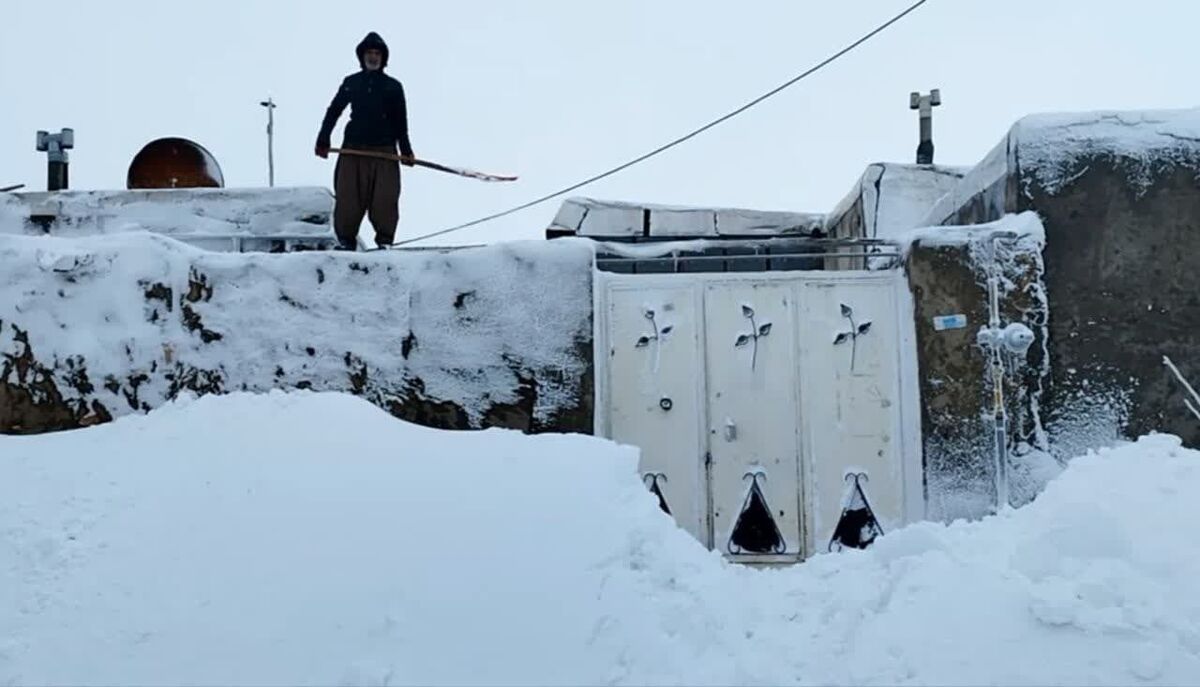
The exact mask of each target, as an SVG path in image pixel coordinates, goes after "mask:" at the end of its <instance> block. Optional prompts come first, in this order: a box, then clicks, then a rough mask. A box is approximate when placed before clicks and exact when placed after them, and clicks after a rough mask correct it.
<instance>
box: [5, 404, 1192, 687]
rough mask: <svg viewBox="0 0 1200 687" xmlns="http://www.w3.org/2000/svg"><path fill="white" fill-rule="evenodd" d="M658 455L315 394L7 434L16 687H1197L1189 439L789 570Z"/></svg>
mask: <svg viewBox="0 0 1200 687" xmlns="http://www.w3.org/2000/svg"><path fill="white" fill-rule="evenodd" d="M347 427H353V428H354V430H353V431H345V428H347ZM636 460H637V454H636V451H634V450H633V449H630V448H627V447H620V446H616V445H613V444H611V443H608V442H605V441H603V440H600V439H595V438H589V437H584V436H575V435H538V436H525V435H521V434H518V433H516V432H511V431H505V430H494V429H493V430H487V431H483V432H445V431H439V430H433V429H428V428H422V427H418V426H414V425H409V424H405V423H403V422H401V421H398V420H395V419H393V418H392V417H390V416H388V415H386V414H385V413H383V412H382V411H379V410H378V409H376V408H374V407H373V406H371V405H369V404H368V403H366V402H365V401H363V400H361V399H359V398H357V397H352V396H348V395H340V394H312V393H304V392H298V393H292V394H285V393H282V392H273V393H270V394H267V395H261V396H254V395H248V394H234V395H230V396H205V397H202V398H200V399H198V400H194V401H184V400H181V401H177V402H174V403H171V404H168V405H167V406H165V407H163V408H161V409H159V410H156V411H154V412H152V413H150V414H149V415H146V416H129V417H126V418H122V419H119V420H117V421H116V422H114V423H110V424H106V425H102V426H99V427H94V428H89V429H83V430H76V431H72V432H66V433H58V434H49V435H40V436H31V437H15V436H0V683H6V682H16V683H57V684H62V683H70V684H116V683H120V684H185V683H186V684H230V683H236V684H320V685H328V684H338V683H341V684H350V683H373V684H469V683H488V684H515V683H520V684H601V683H627V684H653V683H671V684H681V683H687V684H793V683H795V684H819V683H825V684H905V683H907V684H960V685H962V684H1093V685H1094V684H1121V685H1128V684H1195V683H1196V682H1198V681H1200V547H1197V546H1196V544H1197V542H1196V535H1195V534H1193V533H1192V529H1191V528H1190V526H1189V523H1190V522H1192V521H1193V520H1195V519H1196V518H1197V517H1200V502H1197V500H1196V499H1195V496H1194V495H1195V493H1196V492H1197V490H1198V489H1200V452H1196V451H1191V450H1187V449H1183V448H1180V446H1179V442H1178V441H1176V440H1175V439H1174V438H1172V437H1169V436H1154V437H1148V438H1144V439H1141V440H1140V441H1138V442H1137V443H1135V444H1128V445H1124V446H1122V447H1119V448H1115V449H1112V450H1106V451H1104V452H1101V453H1098V454H1091V455H1088V456H1085V457H1082V458H1078V459H1076V460H1075V461H1074V462H1073V464H1072V465H1071V466H1070V467H1069V468H1068V469H1067V470H1066V471H1065V472H1064V473H1063V475H1062V476H1061V477H1060V478H1058V479H1057V480H1055V481H1054V482H1052V483H1051V484H1050V485H1049V487H1048V489H1047V490H1046V492H1045V493H1044V494H1043V495H1042V496H1041V497H1040V498H1039V499H1038V500H1037V501H1035V502H1034V503H1033V504H1031V505H1029V506H1027V507H1025V508H1022V509H1019V510H1016V511H1009V512H1005V513H1003V514H1002V515H1000V516H999V517H994V518H989V519H986V520H984V521H981V522H976V523H970V524H968V523H963V522H959V523H955V524H953V525H951V526H948V527H947V526H943V525H938V524H932V523H930V524H922V525H918V526H914V527H909V528H907V529H904V530H899V531H896V532H892V533H889V534H887V535H886V536H884V537H883V538H881V539H880V540H878V542H877V543H876V545H875V546H874V547H873V548H872V549H869V550H867V551H865V552H847V553H842V554H831V555H824V556H819V557H817V558H814V559H812V560H811V561H809V562H808V563H805V564H803V565H801V566H798V567H794V568H790V569H777V570H751V569H746V568H741V567H737V566H732V565H728V564H725V563H723V562H722V561H721V559H720V558H719V557H718V556H717V555H716V554H713V553H710V552H707V551H704V550H703V549H702V548H701V547H700V545H699V544H698V543H696V542H695V541H693V540H692V539H691V538H690V537H688V536H687V535H686V534H684V533H683V532H682V531H681V530H679V529H677V528H676V527H675V526H674V524H673V523H672V521H671V520H670V518H669V517H668V516H666V515H665V514H663V513H661V512H660V511H659V510H658V508H657V503H656V501H655V500H654V499H653V497H651V496H650V494H649V493H647V492H646V490H645V488H644V487H643V486H642V485H641V483H640V482H639V480H638V478H637V473H636Z"/></svg>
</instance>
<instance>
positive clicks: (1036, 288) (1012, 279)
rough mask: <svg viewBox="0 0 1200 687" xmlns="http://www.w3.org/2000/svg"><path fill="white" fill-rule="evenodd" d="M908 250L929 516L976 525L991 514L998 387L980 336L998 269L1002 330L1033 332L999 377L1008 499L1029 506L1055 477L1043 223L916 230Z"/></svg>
mask: <svg viewBox="0 0 1200 687" xmlns="http://www.w3.org/2000/svg"><path fill="white" fill-rule="evenodd" d="M902 243H906V244H908V245H909V248H908V250H907V261H906V264H907V269H908V275H909V282H910V285H911V286H912V289H913V295H914V304H915V315H916V325H917V327H916V328H917V349H918V353H917V356H918V366H919V368H920V380H921V381H920V383H921V397H922V431H923V442H922V443H923V449H924V457H925V487H926V500H927V504H928V505H927V508H928V511H927V514H928V516H929V517H931V518H934V519H942V520H953V519H955V518H973V517H979V516H982V515H984V514H986V513H987V512H989V511H990V510H992V509H993V507H994V503H995V486H994V484H995V482H994V480H995V470H994V460H993V459H994V450H993V443H992V436H993V434H992V432H993V412H992V409H993V403H992V399H993V393H992V392H993V390H994V385H995V383H996V380H995V379H993V377H992V371H991V366H990V358H989V356H988V354H987V351H986V350H985V349H984V348H983V347H981V346H980V345H979V343H978V342H977V339H976V336H977V334H978V332H979V330H980V328H981V327H985V326H987V324H988V321H989V314H990V313H989V298H988V275H989V271H990V270H992V269H993V268H994V269H995V270H996V273H997V275H998V277H999V278H998V285H999V304H1000V323H1001V326H1005V325H1007V324H1009V323H1021V324H1024V325H1025V326H1027V327H1029V329H1030V330H1032V331H1033V333H1034V343H1033V346H1032V347H1031V348H1030V350H1029V352H1028V353H1027V354H1026V355H1024V356H1011V355H1006V356H1005V358H1004V374H1003V391H1004V399H1005V409H1006V412H1007V415H1008V437H1009V442H1008V444H1009V450H1010V455H1009V461H1010V462H1009V474H1010V480H1009V486H1010V497H1011V501H1012V503H1014V504H1019V503H1022V502H1027V501H1028V500H1030V499H1032V498H1033V496H1034V495H1035V494H1036V493H1037V492H1038V491H1040V489H1041V487H1042V486H1043V485H1044V484H1045V481H1046V480H1048V479H1049V477H1052V476H1053V474H1056V473H1057V469H1056V465H1055V464H1054V461H1053V460H1052V459H1049V457H1048V456H1049V454H1048V451H1049V443H1048V438H1047V436H1046V433H1045V431H1044V429H1043V421H1042V410H1041V406H1042V400H1041V399H1042V393H1043V389H1044V385H1045V383H1046V380H1047V378H1048V376H1049V373H1050V367H1049V363H1048V357H1047V355H1046V341H1047V336H1048V329H1047V325H1048V321H1049V311H1048V307H1047V301H1046V293H1045V286H1044V282H1043V276H1044V271H1045V268H1044V265H1043V262H1042V250H1043V248H1044V244H1045V237H1044V233H1043V231H1042V226H1041V223H1040V222H1039V221H1038V219H1037V217H1036V215H1034V214H1033V213H1026V214H1022V215H1019V216H1009V217H1006V218H1004V219H1003V220H1001V221H999V222H994V223H991V224H986V225H979V226H971V227H933V228H928V229H918V230H914V231H912V232H909V233H908V234H907V235H905V236H904V238H903V239H902ZM1047 460H1049V461H1050V462H1047Z"/></svg>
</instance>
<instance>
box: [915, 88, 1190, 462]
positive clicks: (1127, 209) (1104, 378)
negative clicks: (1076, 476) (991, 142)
mask: <svg viewBox="0 0 1200 687" xmlns="http://www.w3.org/2000/svg"><path fill="white" fill-rule="evenodd" d="M1197 178H1200V109H1185V110H1169V111H1140V112H1139V111H1132V112H1113V111H1103V112H1086V113H1067V114H1042V115H1033V116H1029V117H1025V118H1023V119H1021V120H1020V121H1018V122H1017V123H1016V124H1015V125H1014V126H1013V127H1012V129H1011V130H1010V131H1009V132H1008V134H1007V135H1006V136H1005V137H1004V138H1003V139H1002V140H1001V141H1000V142H999V143H998V144H997V145H996V146H995V148H993V150H992V151H991V153H989V154H988V156H987V157H986V158H985V159H984V160H983V161H982V162H981V163H980V164H979V165H978V166H976V168H975V169H973V170H972V171H971V172H970V173H968V174H967V175H966V176H965V177H964V178H963V181H962V183H961V184H959V186H958V187H957V188H956V189H955V190H954V191H953V192H952V193H950V194H947V195H946V196H944V197H943V198H942V200H941V201H939V202H938V203H937V205H936V206H935V207H934V209H933V210H931V211H930V213H929V215H928V216H927V223H928V224H967V223H977V222H989V221H993V220H996V219H999V218H1000V217H1001V216H1003V215H1005V214H1011V213H1022V212H1026V211H1033V212H1036V213H1037V214H1038V215H1039V216H1040V217H1041V218H1042V222H1043V224H1044V226H1045V229H1046V237H1047V244H1046V251H1045V261H1046V287H1047V292H1048V298H1049V303H1050V310H1051V311H1052V312H1053V313H1054V317H1053V318H1052V319H1051V320H1050V323H1049V331H1050V337H1049V343H1048V348H1049V357H1050V360H1051V363H1052V377H1051V381H1050V383H1049V384H1048V385H1047V389H1046V393H1045V406H1044V409H1043V410H1044V413H1043V415H1044V417H1045V418H1046V430H1047V432H1049V433H1050V435H1051V439H1052V441H1051V444H1052V445H1054V446H1059V447H1063V451H1064V452H1066V453H1079V452H1081V451H1083V450H1086V449H1087V448H1090V447H1093V446H1096V445H1099V444H1102V443H1107V442H1109V441H1111V440H1112V439H1113V438H1116V437H1120V436H1136V435H1138V434H1142V433H1145V432H1150V431H1167V432H1172V433H1175V434H1178V435H1180V436H1181V437H1183V438H1184V440H1185V442H1187V443H1188V444H1189V445H1192V446H1200V427H1198V426H1197V423H1196V422H1195V418H1194V417H1193V416H1192V415H1191V414H1190V413H1189V412H1188V411H1187V408H1186V406H1185V405H1184V403H1183V399H1184V397H1183V394H1182V391H1181V389H1180V388H1179V386H1178V385H1177V384H1175V383H1174V382H1173V380H1172V379H1171V377H1170V375H1169V374H1168V373H1166V372H1165V370H1164V369H1163V366H1162V356H1163V355H1169V356H1170V357H1171V358H1172V359H1175V360H1177V361H1178V360H1182V361H1185V363H1184V364H1183V366H1182V368H1183V372H1184V374H1186V375H1189V376H1192V377H1197V376H1200V309H1198V308H1196V302H1195V299H1196V295H1195V294H1196V288H1197V281H1196V278H1195V276H1194V275H1195V267H1194V265H1193V264H1192V263H1193V262H1194V260H1195V256H1196V255H1197V254H1200V185H1198V184H1197V183H1196V180H1197ZM1088 437H1091V439H1088ZM1080 440H1084V441H1085V443H1082V444H1080V443H1078V441H1080Z"/></svg>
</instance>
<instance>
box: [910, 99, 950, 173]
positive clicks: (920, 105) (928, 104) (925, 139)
mask: <svg viewBox="0 0 1200 687" xmlns="http://www.w3.org/2000/svg"><path fill="white" fill-rule="evenodd" d="M941 104H942V93H941V91H940V90H938V89H936V88H935V89H933V90H932V91H930V92H929V94H928V95H921V94H920V93H917V92H913V93H910V94H909V96H908V108H909V109H910V110H919V111H920V112H919V114H920V124H921V138H920V142H919V143H918V144H917V164H918V165H932V164H933V108H935V107H937V106H938V105H941Z"/></svg>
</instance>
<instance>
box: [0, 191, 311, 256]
mask: <svg viewBox="0 0 1200 687" xmlns="http://www.w3.org/2000/svg"><path fill="white" fill-rule="evenodd" d="M332 212H333V194H331V193H330V192H329V190H328V189H326V188H322V187H298V188H245V189H226V188H212V189H208V188H205V189H200V188H189V189H153V190H133V191H55V192H35V193H0V216H7V219H9V220H10V221H6V222H0V233H23V234H28V235H44V234H51V235H54V236H62V237H79V236H90V235H95V234H117V233H124V232H130V231H150V232H153V233H155V234H163V235H166V236H170V237H171V238H174V239H178V240H180V241H184V242H187V243H190V244H193V245H196V246H198V247H202V248H207V249H212V250H225V251H227V250H237V251H240V250H271V249H273V246H275V245H276V244H280V243H281V242H284V243H289V244H296V243H302V244H304V245H306V246H309V247H319V246H322V245H325V244H331V243H332V242H333V241H334V238H333V230H332V228H331V225H330V217H331V215H332Z"/></svg>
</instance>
